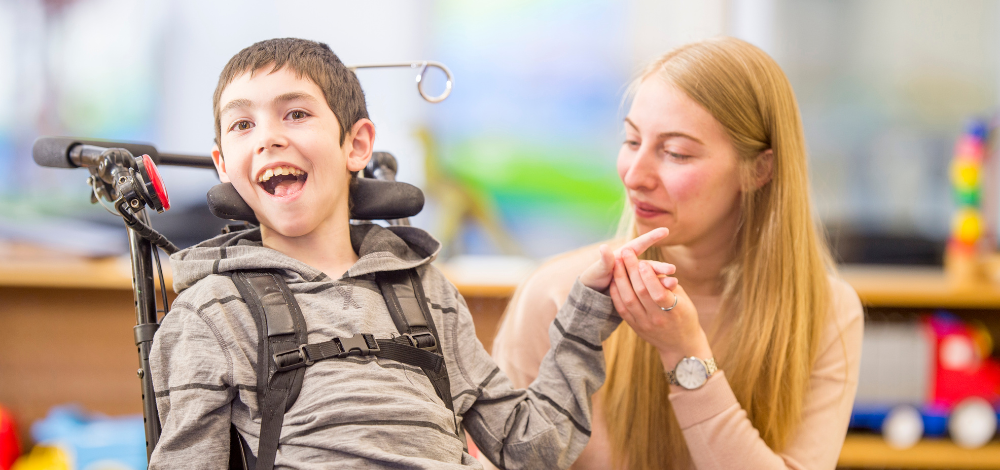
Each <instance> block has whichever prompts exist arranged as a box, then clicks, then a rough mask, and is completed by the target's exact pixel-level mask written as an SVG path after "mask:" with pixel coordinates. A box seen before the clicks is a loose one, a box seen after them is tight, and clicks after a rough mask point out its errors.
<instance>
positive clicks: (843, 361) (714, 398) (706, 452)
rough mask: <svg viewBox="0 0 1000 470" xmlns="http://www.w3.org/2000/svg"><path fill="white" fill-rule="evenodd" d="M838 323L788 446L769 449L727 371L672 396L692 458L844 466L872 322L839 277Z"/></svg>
mask: <svg viewBox="0 0 1000 470" xmlns="http://www.w3.org/2000/svg"><path fill="white" fill-rule="evenodd" d="M832 287H833V289H832V292H833V294H834V295H833V299H834V305H833V307H834V315H833V319H832V320H833V321H831V322H830V325H829V327H828V329H827V331H826V332H825V333H824V339H823V342H822V344H821V347H820V349H819V355H818V357H817V359H816V363H815V365H814V366H813V370H812V374H811V376H810V381H809V392H808V394H807V395H806V398H805V404H804V406H803V409H802V421H801V423H800V424H799V426H798V430H797V431H796V432H795V433H794V434H793V435H792V439H791V440H790V442H789V444H788V446H787V447H786V448H785V449H783V450H782V451H781V452H779V453H775V452H773V451H771V449H770V448H768V447H767V446H766V445H765V444H764V442H763V441H762V440H761V439H760V437H759V435H758V433H757V430H756V429H754V428H753V426H752V425H751V424H750V420H749V419H747V417H746V412H745V411H744V410H743V408H741V407H740V405H739V403H737V402H736V397H735V396H734V395H733V392H732V389H730V388H729V383H728V382H727V381H726V378H725V375H724V374H722V373H720V374H717V376H713V377H712V378H711V379H709V381H708V382H707V383H706V384H705V386H703V387H701V388H699V389H697V390H684V391H679V392H675V393H671V394H670V402H671V404H672V405H673V407H674V412H675V414H676V416H677V420H678V422H679V423H680V425H681V429H682V430H683V432H684V438H685V440H686V441H687V444H688V448H689V449H690V450H691V457H692V459H693V460H694V462H695V464H696V465H697V467H698V468H699V470H707V469H716V468H718V469H721V468H732V467H733V465H736V464H737V463H739V465H741V466H744V465H745V466H747V467H748V468H792V469H832V468H834V467H836V465H837V459H838V457H839V456H840V449H841V447H842V446H843V443H844V436H845V435H846V433H847V423H848V421H849V420H850V416H851V407H852V406H853V404H854V394H855V392H856V391H857V384H858V367H859V364H860V360H861V337H862V330H863V328H864V326H863V325H864V320H863V314H862V309H861V302H860V301H859V300H858V296H857V294H855V293H854V290H853V289H851V287H850V286H848V285H847V284H846V283H845V282H843V281H840V280H836V281H834V282H833V283H832Z"/></svg>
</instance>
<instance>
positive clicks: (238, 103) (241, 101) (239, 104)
mask: <svg viewBox="0 0 1000 470" xmlns="http://www.w3.org/2000/svg"><path fill="white" fill-rule="evenodd" d="M252 107H253V101H250V100H248V99H246V98H237V99H235V100H232V101H230V102H228V103H226V105H225V106H223V107H222V110H220V111H219V116H222V115H223V114H226V112H228V111H230V110H233V109H236V108H252Z"/></svg>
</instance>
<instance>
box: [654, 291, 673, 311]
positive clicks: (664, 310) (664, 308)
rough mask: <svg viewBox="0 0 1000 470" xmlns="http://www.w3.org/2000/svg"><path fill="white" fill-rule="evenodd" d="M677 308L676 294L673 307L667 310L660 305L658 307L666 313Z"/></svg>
mask: <svg viewBox="0 0 1000 470" xmlns="http://www.w3.org/2000/svg"><path fill="white" fill-rule="evenodd" d="M676 306H677V294H674V304H673V305H671V306H669V307H667V308H663V307H660V306H659V305H657V307H660V310H663V311H664V312H669V311H671V310H673V309H674V307H676Z"/></svg>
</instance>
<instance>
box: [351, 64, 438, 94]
mask: <svg viewBox="0 0 1000 470" xmlns="http://www.w3.org/2000/svg"><path fill="white" fill-rule="evenodd" d="M384 67H409V68H412V69H415V68H417V67H420V73H419V74H418V75H417V91H418V92H419V93H420V96H422V97H423V98H424V99H425V100H427V101H429V102H431V103H440V102H442V101H444V99H445V98H447V97H448V95H450V94H451V85H452V77H451V70H448V67H446V66H445V65H444V64H442V63H441V62H434V61H432V60H422V61H418V62H396V63H391V64H364V65H351V66H348V67H347V68H349V69H351V70H357V69H374V68H384ZM427 67H437V68H439V69H441V71H442V72H444V75H445V76H446V77H447V81H446V82H445V84H444V92H443V93H441V94H440V95H438V96H429V95H428V94H427V93H424V74H425V73H427Z"/></svg>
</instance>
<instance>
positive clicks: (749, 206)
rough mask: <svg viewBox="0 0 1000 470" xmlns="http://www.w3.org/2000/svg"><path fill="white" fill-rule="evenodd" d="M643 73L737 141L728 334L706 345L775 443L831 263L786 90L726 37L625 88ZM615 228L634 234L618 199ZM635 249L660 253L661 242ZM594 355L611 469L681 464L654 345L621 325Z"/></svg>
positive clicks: (818, 316) (682, 50) (810, 352)
mask: <svg viewBox="0 0 1000 470" xmlns="http://www.w3.org/2000/svg"><path fill="white" fill-rule="evenodd" d="M646 80H662V81H664V82H666V83H669V84H671V85H674V86H676V87H678V88H680V89H681V90H683V91H684V92H685V93H686V94H687V95H688V97H690V98H691V99H693V100H694V101H695V102H697V103H698V104H700V105H701V106H702V107H704V108H705V109H706V110H708V112H709V113H711V114H712V116H713V117H715V119H716V120H718V121H719V123H721V124H722V126H723V128H725V129H726V132H727V134H728V136H729V138H730V140H731V142H732V143H733V145H734V146H735V148H736V153H737V158H738V159H739V161H740V168H741V181H742V187H743V191H742V200H741V202H740V206H741V207H740V209H741V223H740V228H739V232H738V234H737V252H736V254H735V256H734V259H733V260H732V262H731V263H730V265H729V266H728V267H727V268H726V269H724V270H723V272H722V273H720V276H721V279H722V281H723V285H724V289H723V293H722V304H721V306H720V310H719V311H720V315H721V316H722V317H721V321H722V322H723V323H725V324H726V325H727V328H728V331H727V332H726V333H724V336H723V337H722V338H716V340H715V341H713V342H714V343H715V344H716V345H718V349H717V350H716V351H715V354H716V360H717V362H718V363H719V367H720V369H721V370H725V371H726V377H727V378H728V379H729V383H730V385H731V386H732V389H733V392H734V393H735V395H736V398H737V399H738V401H739V403H740V405H741V406H742V407H743V409H744V410H746V413H747V417H748V418H749V419H750V422H751V423H753V426H754V428H756V429H757V431H759V432H760V437H761V438H762V439H763V440H764V442H765V443H766V444H767V445H768V447H770V448H771V449H773V450H775V451H780V450H781V449H782V448H784V446H785V445H786V444H787V443H788V441H789V438H790V437H791V436H792V435H793V433H794V432H795V431H796V427H797V426H798V424H799V420H800V418H801V414H802V407H803V401H804V398H805V394H806V392H807V391H808V389H809V375H810V372H811V370H812V366H813V362H814V360H815V358H816V354H817V345H818V343H819V339H820V335H821V333H822V331H823V328H824V327H825V326H826V323H827V320H826V319H827V315H828V312H829V310H830V308H831V307H830V296H831V295H830V292H829V286H830V284H829V279H828V275H830V274H831V273H832V272H833V269H834V268H833V264H832V261H831V257H830V255H829V252H828V249H827V246H826V243H825V240H824V238H823V236H822V232H821V231H820V229H819V228H818V227H817V225H816V224H815V222H814V218H813V213H812V208H811V204H810V201H809V179H808V172H807V168H806V148H805V139H804V137H803V133H802V123H801V121H800V118H799V111H798V105H797V104H796V102H795V95H794V93H793V92H792V87H791V85H790V84H789V83H788V79H787V78H786V77H785V74H784V73H783V72H782V71H781V68H780V67H779V66H778V64H777V63H775V62H774V60H773V59H772V58H771V57H769V56H768V55H767V54H766V53H764V52H763V51H761V50H760V49H758V48H756V47H754V46H753V45H751V44H749V43H746V42H744V41H741V40H738V39H734V38H716V39H710V40H707V41H701V42H697V43H693V44H688V45H686V46H681V47H679V48H677V49H675V50H673V51H671V52H669V53H667V54H666V55H664V56H663V57H661V58H660V59H658V60H656V61H654V62H653V63H652V64H650V65H649V67H647V68H646V70H645V71H644V72H643V74H642V75H641V76H640V77H639V78H638V79H637V80H636V81H635V82H634V83H633V86H632V89H633V90H634V89H635V88H637V87H638V85H639V84H641V83H642V82H644V81H646ZM767 149H771V151H772V152H773V171H772V178H771V180H770V182H768V183H767V184H764V185H763V186H761V187H760V188H757V187H756V185H755V184H754V181H755V180H756V178H755V174H756V173H755V171H754V168H755V167H756V164H755V163H756V161H757V158H758V157H759V155H760V154H761V152H763V151H765V150H767ZM626 204H628V202H626ZM620 228H621V229H623V232H624V233H622V235H624V236H625V237H626V238H633V237H635V236H636V235H637V231H636V225H635V220H634V213H633V211H632V210H631V208H629V207H626V209H625V212H624V214H623V219H622V225H621V227H620ZM643 256H644V257H645V258H647V259H659V260H661V261H669V260H664V259H663V252H661V251H660V250H648V251H647V252H646V253H644V254H643ZM708 333H710V334H711V333H712V332H708ZM605 355H606V357H607V360H608V379H607V382H606V383H605V386H604V388H603V389H602V390H601V393H602V396H603V399H604V402H605V410H606V412H605V415H606V417H607V421H608V435H609V436H610V439H611V449H612V455H613V459H614V461H615V463H616V467H619V468H621V467H626V466H627V468H630V469H653V468H685V467H690V466H691V460H690V456H689V454H688V451H687V448H686V447H687V446H686V443H685V441H684V437H683V435H682V434H681V430H680V428H679V426H678V424H677V421H676V419H675V418H674V414H673V409H672V408H671V406H670V401H669V399H668V395H669V392H670V389H669V386H668V384H667V381H666V379H665V377H664V366H663V365H662V364H661V363H660V358H659V354H658V353H657V351H656V348H654V347H653V346H651V345H649V344H648V343H646V342H645V341H643V340H642V339H640V338H639V337H638V336H637V335H636V333H635V332H634V331H633V330H632V329H631V328H629V327H628V325H624V324H623V325H621V326H620V327H619V328H618V330H617V331H615V333H614V334H613V335H612V336H611V338H610V339H609V340H608V342H607V343H606V344H605ZM667 366H668V368H672V367H673V364H668V365H667ZM668 462H669V463H668Z"/></svg>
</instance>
